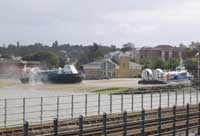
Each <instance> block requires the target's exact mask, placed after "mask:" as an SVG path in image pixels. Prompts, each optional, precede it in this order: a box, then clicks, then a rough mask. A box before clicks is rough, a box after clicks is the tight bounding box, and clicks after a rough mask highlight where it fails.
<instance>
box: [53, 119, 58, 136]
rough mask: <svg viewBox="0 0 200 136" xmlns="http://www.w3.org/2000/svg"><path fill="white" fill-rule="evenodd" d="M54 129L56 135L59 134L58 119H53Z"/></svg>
mask: <svg viewBox="0 0 200 136" xmlns="http://www.w3.org/2000/svg"><path fill="white" fill-rule="evenodd" d="M53 131H54V136H58V119H56V118H55V119H54V120H53Z"/></svg>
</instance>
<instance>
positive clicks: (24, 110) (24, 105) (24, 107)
mask: <svg viewBox="0 0 200 136" xmlns="http://www.w3.org/2000/svg"><path fill="white" fill-rule="evenodd" d="M25 113H26V98H25V97H24V98H23V122H25V118H26V117H25V116H26V115H25Z"/></svg>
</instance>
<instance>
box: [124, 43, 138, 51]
mask: <svg viewBox="0 0 200 136" xmlns="http://www.w3.org/2000/svg"><path fill="white" fill-rule="evenodd" d="M134 49H135V45H134V43H126V44H123V45H122V48H121V51H122V52H126V51H130V50H134Z"/></svg>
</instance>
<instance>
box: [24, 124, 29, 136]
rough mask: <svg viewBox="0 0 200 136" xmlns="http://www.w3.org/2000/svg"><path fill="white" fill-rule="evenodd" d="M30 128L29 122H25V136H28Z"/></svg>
mask: <svg viewBox="0 0 200 136" xmlns="http://www.w3.org/2000/svg"><path fill="white" fill-rule="evenodd" d="M28 127H29V124H28V122H27V121H25V122H24V136H28Z"/></svg>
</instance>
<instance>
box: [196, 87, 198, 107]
mask: <svg viewBox="0 0 200 136" xmlns="http://www.w3.org/2000/svg"><path fill="white" fill-rule="evenodd" d="M198 103H199V91H198V89H196V104H198Z"/></svg>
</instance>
